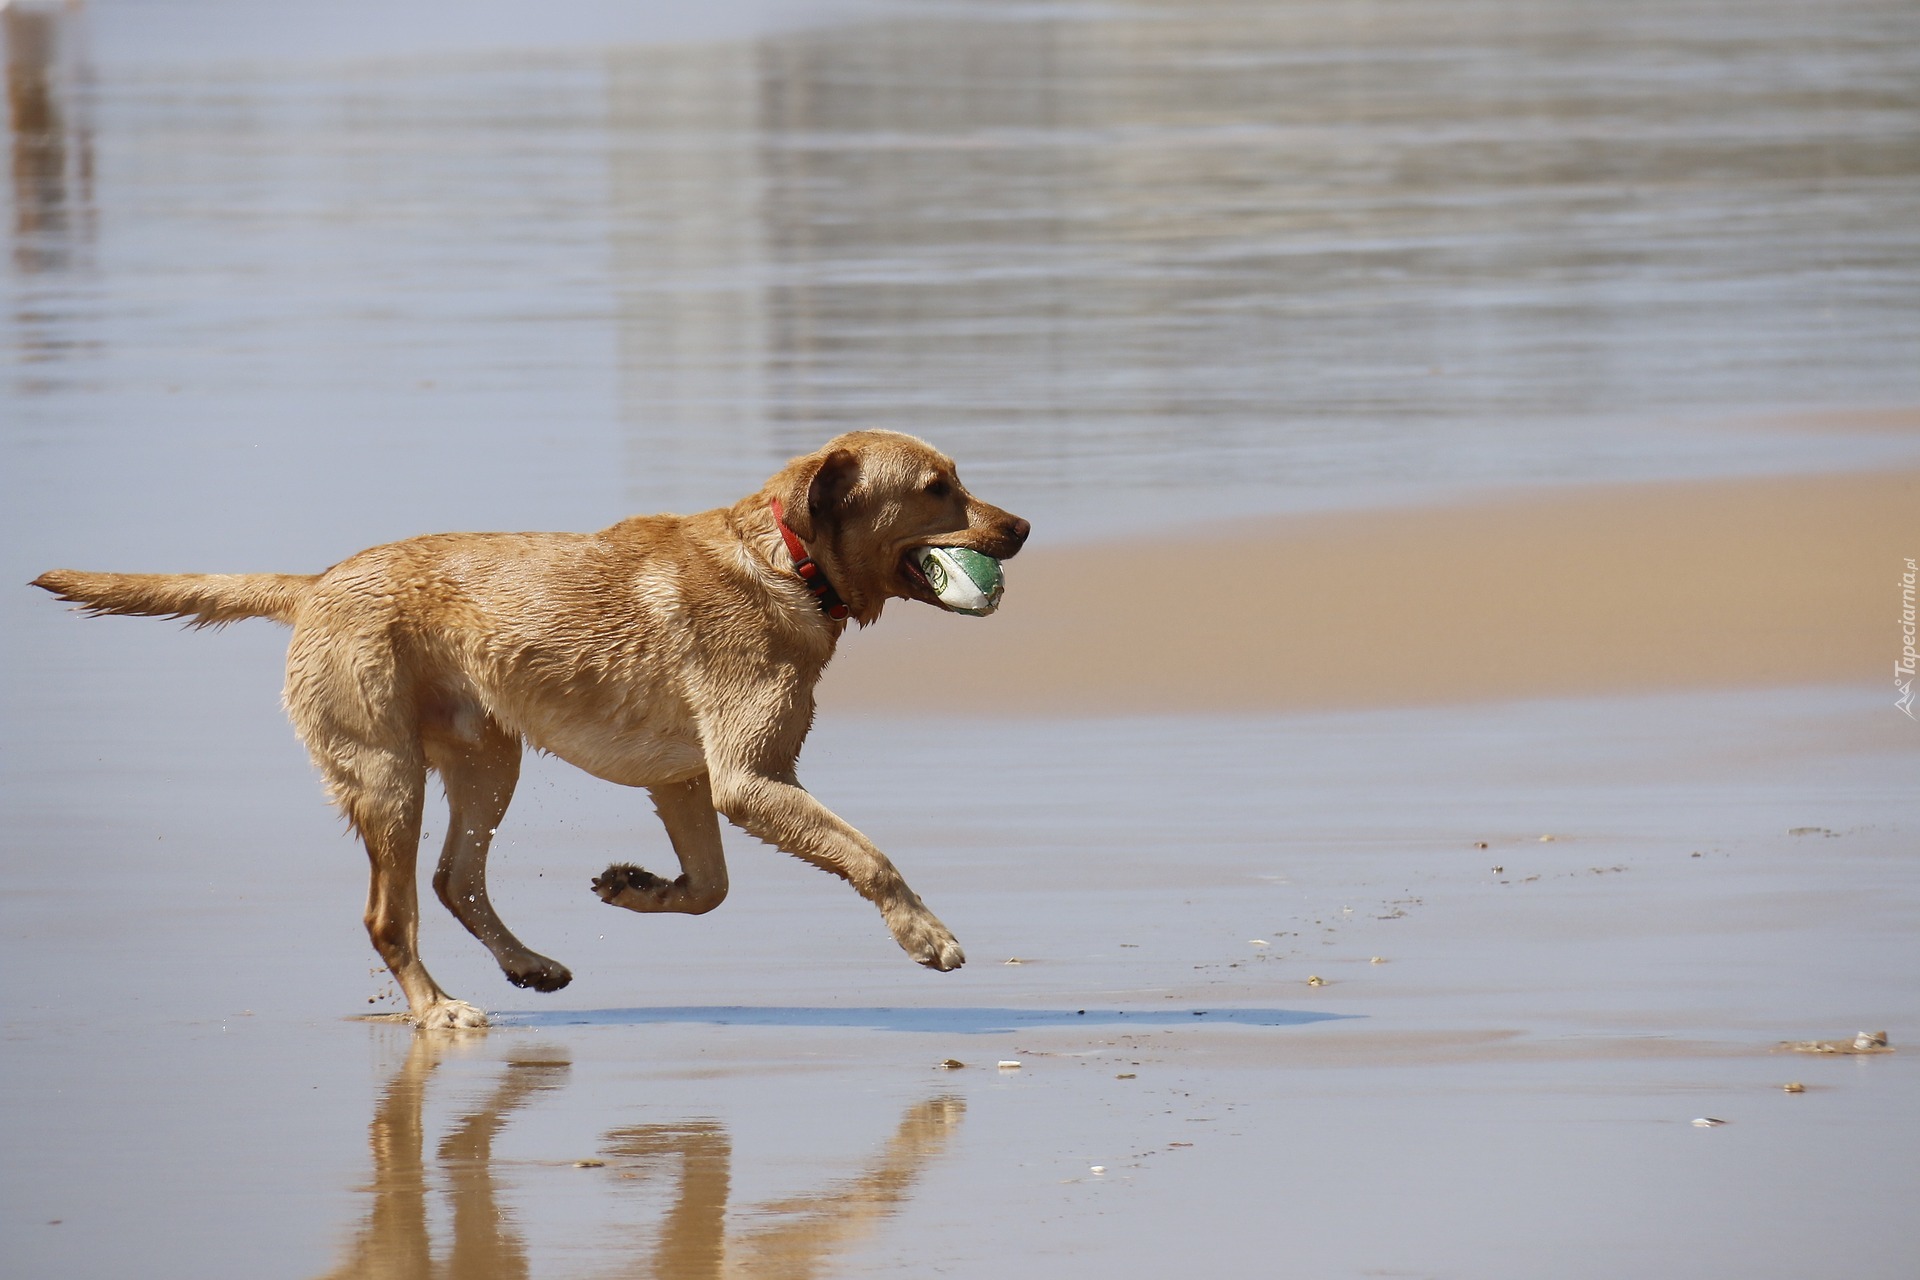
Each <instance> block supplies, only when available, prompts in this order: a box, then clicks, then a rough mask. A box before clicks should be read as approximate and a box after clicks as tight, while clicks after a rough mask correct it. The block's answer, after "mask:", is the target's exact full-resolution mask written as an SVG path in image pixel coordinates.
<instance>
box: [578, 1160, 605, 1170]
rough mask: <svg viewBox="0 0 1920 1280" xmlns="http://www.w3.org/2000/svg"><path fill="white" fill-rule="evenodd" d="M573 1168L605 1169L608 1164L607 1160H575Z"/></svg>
mask: <svg viewBox="0 0 1920 1280" xmlns="http://www.w3.org/2000/svg"><path fill="white" fill-rule="evenodd" d="M573 1167H574V1168H576V1169H604V1168H606V1167H607V1162H606V1161H605V1160H575V1161H574V1162H573Z"/></svg>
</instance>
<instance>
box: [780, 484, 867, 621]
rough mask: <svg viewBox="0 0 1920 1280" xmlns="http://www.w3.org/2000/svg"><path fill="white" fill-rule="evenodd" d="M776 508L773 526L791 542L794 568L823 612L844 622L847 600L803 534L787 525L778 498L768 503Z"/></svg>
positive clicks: (789, 545) (781, 535)
mask: <svg viewBox="0 0 1920 1280" xmlns="http://www.w3.org/2000/svg"><path fill="white" fill-rule="evenodd" d="M767 505H768V506H770V507H772V508H773V527H774V528H776V529H778V530H779V531H780V537H781V538H782V540H784V541H785V542H786V544H787V554H788V555H790V556H792V557H793V571H794V572H795V573H797V574H799V575H800V581H801V582H802V583H804V584H806V588H807V590H808V591H810V592H812V593H813V598H814V600H815V601H816V602H817V603H818V604H819V606H820V612H822V613H824V614H826V615H827V616H828V617H829V618H832V619H833V620H834V621H835V622H844V621H845V620H846V617H847V614H848V613H849V612H851V611H850V610H849V609H848V608H847V602H846V601H844V600H842V599H841V598H840V593H839V592H838V591H835V590H834V589H833V584H832V583H831V582H828V581H827V571H826V570H825V569H822V568H821V567H820V564H819V562H818V561H816V560H815V559H814V558H813V557H812V556H810V555H808V554H807V544H806V543H804V542H802V541H800V535H799V534H797V533H795V532H794V531H793V530H791V529H789V528H787V521H786V512H785V511H784V510H782V509H781V506H780V499H778V498H774V499H772V500H771V501H770V502H769V503H768V504H767Z"/></svg>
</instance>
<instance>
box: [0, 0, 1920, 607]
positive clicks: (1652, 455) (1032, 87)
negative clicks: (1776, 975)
mask: <svg viewBox="0 0 1920 1280" xmlns="http://www.w3.org/2000/svg"><path fill="white" fill-rule="evenodd" d="M4 19H5V29H6V39H7V44H6V48H7V54H6V57H7V63H6V66H7V72H6V74H7V89H8V104H9V111H10V126H11V129H10V137H9V145H10V147H11V170H10V172H11V181H10V183H8V184H7V193H6V198H7V200H8V206H9V207H8V210H7V215H8V226H9V235H10V250H11V251H10V254H9V260H10V261H9V268H8V270H7V271H6V273H5V277H4V287H5V290H6V296H5V307H4V314H3V315H0V359H3V360H4V361H5V365H4V371H3V372H0V379H4V380H3V381H0V413H4V416H5V420H6V424H7V425H6V438H5V444H6V448H7V450H8V453H9V466H8V479H7V481H6V484H7V487H8V495H7V496H8V502H7V509H8V514H7V516H6V520H7V525H8V530H9V541H10V542H11V543H12V544H13V545H15V546H19V545H21V543H22V541H23V540H25V541H33V539H32V537H31V534H32V532H33V531H35V530H44V529H47V528H50V527H53V526H55V525H62V526H69V527H68V528H66V529H62V531H61V537H60V540H59V541H60V546H61V548H62V553H61V554H62V556H63V557H64V558H63V559H62V563H65V562H67V561H69V560H75V559H76V558H77V559H78V560H80V561H87V560H89V558H91V560H99V561H101V562H102V563H104V562H105V561H106V559H107V558H111V559H112V562H113V563H115V564H116V565H119V566H121V567H126V568H136V567H137V568H163V567H197V568H207V569H214V568H233V569H254V568H275V569H296V568H308V569H311V568H318V567H320V566H321V565H323V564H326V563H330V562H331V561H332V560H333V559H336V558H338V557H339V556H341V555H343V554H346V553H347V552H349V551H351V550H354V549H357V548H358V547H360V546H363V545H366V544H368V543H371V542H374V541H379V540H382V539H384V538H388V537H397V536H403V535H406V534H411V533H416V532H423V531H428V530H436V529H443V528H471V527H483V528H491V527H555V528H592V527H599V526H601V525H604V524H606V523H610V522H611V521H612V520H614V519H616V518H618V517H619V516H622V515H625V514H628V513H631V512H636V511H651V510H661V509H671V510H696V509H702V508H705V507H709V506H715V505H719V504H721V503H723V502H727V501H731V500H732V499H733V498H734V497H735V496H737V495H738V494H739V493H741V492H743V491H745V490H747V489H748V488H751V487H753V486H754V485H756V484H757V483H758V481H759V480H760V479H761V478H762V477H763V476H764V475H766V474H767V473H768V472H769V471H770V470H771V469H772V468H773V467H775V466H776V465H777V464H778V463H779V462H781V461H782V460H784V459H785V458H787V457H789V456H791V455H793V454H795V453H798V452H803V451H806V450H809V449H811V448H813V447H815V446H816V445H817V444H818V443H819V442H820V441H821V440H823V439H824V438H826V437H828V436H830V435H832V434H833V433H835V432H837V431H840V430H843V429H846V428H849V427H861V426H881V427H892V428H898V429H903V430H908V431H912V432H915V433H917V434H920V435H922V436H925V437H927V438H929V439H931V440H932V441H934V442H935V443H936V444H938V445H940V446H941V447H942V448H944V449H946V450H947V451H948V452H950V453H952V454H954V455H955V456H956V457H958V458H959V459H960V460H961V462H962V464H963V466H964V468H965V472H964V474H966V475H967V477H968V478H969V480H970V482H971V483H972V484H973V485H974V487H975V488H976V489H979V490H980V491H982V492H984V493H988V494H991V495H993V496H994V498H995V500H996V501H999V502H1001V503H1002V504H1003V505H1006V506H1009V507H1011V508H1013V509H1015V510H1018V511H1021V512H1022V513H1023V514H1026V515H1028V516H1029V517H1030V518H1032V519H1033V520H1034V522H1035V524H1036V526H1038V528H1039V529H1040V530H1041V535H1040V536H1041V538H1042V539H1043V540H1044V539H1060V538H1074V537H1083V536H1090V535H1097V534H1100V533H1103V532H1107V531H1110V530H1112V529H1114V528H1117V527H1128V528H1137V527H1139V526H1140V524H1141V523H1142V522H1143V521H1144V522H1146V523H1148V524H1153V523H1165V522H1171V521H1179V520H1185V519H1191V518H1194V517H1198V516H1216V515H1222V514H1241V513H1253V512H1270V511H1290V510H1302V509H1308V508H1314V507H1324V506H1329V505H1344V506H1350V505H1356V504H1359V505H1367V504H1376V503H1383V502H1397V501H1402V500H1404V499H1406V498H1409V497H1420V496H1431V495H1436V494H1452V493H1458V492H1463V491H1469V490H1471V491H1485V490H1487V489H1490V488H1499V487H1502V486H1509V485H1534V484H1541V483H1557V482H1562V481H1568V480H1605V479H1645V478H1655V477H1668V476H1698V475H1720V474H1734V473H1750V472H1782V471H1803V470H1807V469H1822V468H1839V467H1853V466H1859V465H1871V464H1874V463H1878V462H1884V461H1887V460H1889V458H1894V457H1904V458H1911V457H1913V456H1916V453H1917V452H1920V451H1917V450H1916V448H1915V444H1914V440H1913V437H1912V433H1911V432H1910V431H1909V432H1902V433H1891V434H1890V433H1889V432H1887V431H1886V430H1884V429H1879V427H1878V426H1877V424H1876V421H1875V419H1874V415H1873V414H1872V413H1864V414H1862V413H1854V414H1853V415H1851V416H1850V417H1841V418H1833V417H1832V416H1831V415H1829V418H1828V421H1827V422H1826V425H1825V428H1824V429H1823V430H1821V431H1818V432H1812V431H1807V430H1800V429H1793V428H1792V426H1791V425H1790V424H1783V423H1782V422H1780V421H1778V420H1777V419H1778V418H1779V417H1780V415H1792V414H1795V413H1799V412H1802V411H1805V410H1822V411H1831V410H1836V409H1847V410H1856V411H1857V410H1873V409H1876V408H1880V407H1885V406H1890V405H1896V406H1897V405H1902V404H1907V403H1910V402H1911V401H1912V400H1913V398H1914V397H1915V395H1916V394H1920V308H1915V307H1914V306H1913V302H1912V300H1913V298H1914V297H1915V296H1916V294H1920V219H1916V218H1915V217H1914V216H1913V210H1914V207H1915V198H1916V190H1917V188H1916V174H1917V173H1920V158H1917V157H1920V144H1917V143H1916V136H1917V135H1916V120H1920V39H1916V34H1917V33H1920V11H1916V10H1915V8H1914V6H1912V5H1911V4H1909V3H1904V2H1902V0H1836V2H1835V3H1826V4H1821V5H1814V6H1810V5H1807V4H1804V3H1798V2H1796V0H1737V2H1735V0H1644V2H1643V0H1624V2H1621V3H1612V4H1607V5H1604V6H1596V5H1592V4H1587V3H1580V2H1578V0H1564V2H1562V0H1458V2H1455V3H1446V4H1436V3H1426V2H1423V0H1364V2H1363V0H1297V2H1294V0H1290V2H1288V3H1270V2H1268V0H1217V2H1216V0H1192V2H1183V3H1166V4H1113V3H1072V2H1067V3H1048V4H1037V3H1012V2H1009V3H999V2H996V0H974V2H971V3H965V4H958V3H953V4H942V3H908V2H905V0H901V2H897V3H888V2H885V0H876V2H873V3H855V2H852V0H848V2H845V3H842V2H839V0H765V2H762V3H742V4H734V5H719V6H687V5H675V4H663V3H610V2H601V0H560V2H558V3H550V4H542V5H538V6H533V5H523V4H517V3H504V2H502V0H490V2H486V3H453V2H452V0H445V2H440V0H419V2H413V3H400V4H376V3H371V2H361V0H354V2H349V3H343V4H329V5H326V6H302V7H296V6H287V5H273V6H261V5H256V4H248V3H242V2H241V0H93V2H91V3H85V4H80V3H72V4H64V5H62V4H46V3H37V2H33V0H28V2H25V3H22V2H20V0H15V2H14V3H12V4H9V5H7V6H6V7H5V10H4ZM1802 425H1804V424H1802ZM216 509H217V512H218V516H217V518H215V519H210V520H208V521H207V522H206V523H204V524H201V523H200V522H199V521H198V520H197V519H195V518H193V517H192V516H191V515H188V516H187V517H186V518H183V514H182V513H192V512H202V513H207V512H213V511H215V510H216ZM75 526H77V530H78V531H80V532H81V533H82V536H81V538H80V541H79V544H78V545H76V541H75V537H74V536H73V535H74V532H75V528H74V527H75ZM131 552H137V553H138V554H137V555H135V559H137V560H139V561H140V563H138V564H134V563H131V562H129V561H128V555H129V553H131ZM36 563H37V562H36ZM41 567H44V566H41Z"/></svg>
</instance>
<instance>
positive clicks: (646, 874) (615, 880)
mask: <svg viewBox="0 0 1920 1280" xmlns="http://www.w3.org/2000/svg"><path fill="white" fill-rule="evenodd" d="M669 883H670V882H669V881H666V880H662V879H661V878H660V877H659V876H657V875H655V874H653V872H651V871H648V870H647V869H646V868H645V867H636V866H633V865H631V864H629V863H624V862H619V863H615V864H614V865H613V866H611V867H608V868H607V869H606V870H605V871H602V872H601V873H600V874H599V875H597V876H595V877H594V878H593V891H594V892H595V893H597V894H599V895H600V901H602V902H612V901H613V900H614V899H615V898H617V897H619V896H620V895H621V894H623V893H628V892H633V893H648V892H652V891H653V890H656V889H660V888H663V887H665V886H666V885H667V884H669Z"/></svg>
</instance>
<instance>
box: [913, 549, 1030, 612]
mask: <svg viewBox="0 0 1920 1280" xmlns="http://www.w3.org/2000/svg"><path fill="white" fill-rule="evenodd" d="M907 568H908V569H909V570H910V571H911V572H912V573H913V574H914V576H915V577H917V578H918V579H919V581H920V582H921V583H922V584H924V585H925V587H926V589H927V590H928V592H930V593H931V594H932V595H933V596H934V598H935V599H937V600H939V602H940V605H941V607H942V608H945V609H948V610H951V611H952V612H954V613H965V614H971V615H973V616H974V617H977V618H979V617H985V616H986V615H987V614H989V613H992V612H993V611H994V610H995V609H998V608H999V607H1000V596H1001V594H1002V593H1003V592H1005V591H1006V588H1007V578H1006V574H1005V572H1004V571H1003V570H1002V569H1001V568H1000V562H999V561H998V560H996V559H994V558H993V557H992V556H989V555H982V554H981V553H980V552H978V551H975V550H972V549H971V548H969V547H921V548H919V549H917V550H915V551H913V552H911V553H909V555H908V556H907Z"/></svg>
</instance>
